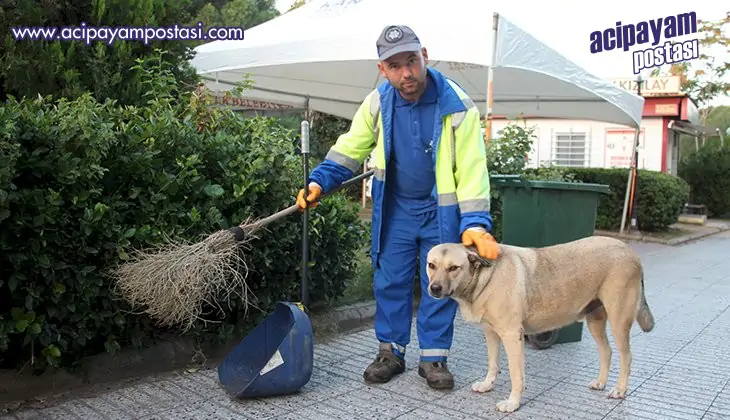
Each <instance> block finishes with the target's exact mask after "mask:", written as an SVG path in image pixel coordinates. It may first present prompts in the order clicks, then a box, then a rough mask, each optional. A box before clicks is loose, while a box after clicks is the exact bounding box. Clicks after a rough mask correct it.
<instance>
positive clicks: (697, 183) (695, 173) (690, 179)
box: [678, 146, 730, 216]
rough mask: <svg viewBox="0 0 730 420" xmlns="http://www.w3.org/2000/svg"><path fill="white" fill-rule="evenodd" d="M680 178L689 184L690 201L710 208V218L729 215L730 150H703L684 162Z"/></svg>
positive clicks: (708, 148)
mask: <svg viewBox="0 0 730 420" xmlns="http://www.w3.org/2000/svg"><path fill="white" fill-rule="evenodd" d="M678 172H679V176H680V177H682V179H684V180H685V181H687V183H688V184H689V185H690V191H691V194H690V196H691V202H692V203H694V204H704V205H705V206H707V210H708V213H709V216H723V215H725V214H728V213H730V149H729V148H717V146H715V147H707V146H705V147H703V148H702V149H700V150H699V151H698V152H696V153H692V154H691V155H690V156H688V157H687V158H686V159H683V160H682V162H681V164H680V165H679V171H678Z"/></svg>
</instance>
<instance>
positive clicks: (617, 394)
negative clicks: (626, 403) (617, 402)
mask: <svg viewBox="0 0 730 420" xmlns="http://www.w3.org/2000/svg"><path fill="white" fill-rule="evenodd" d="M607 398H613V399H624V398H626V390H625V389H619V388H613V389H612V390H611V392H609V393H608V396H607Z"/></svg>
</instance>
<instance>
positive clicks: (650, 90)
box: [613, 76, 682, 96]
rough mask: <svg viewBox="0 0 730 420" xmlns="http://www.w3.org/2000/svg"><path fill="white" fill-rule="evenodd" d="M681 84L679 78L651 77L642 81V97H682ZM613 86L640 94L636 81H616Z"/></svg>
mask: <svg viewBox="0 0 730 420" xmlns="http://www.w3.org/2000/svg"><path fill="white" fill-rule="evenodd" d="M680 82H681V79H680V77H679V76H664V77H650V78H648V79H646V80H642V81H641V95H642V96H651V95H681V94H682V90H681V86H680ZM613 84H614V85H615V86H618V87H620V88H622V89H625V90H628V91H629V92H633V93H637V92H638V83H637V81H636V80H635V79H614V80H613Z"/></svg>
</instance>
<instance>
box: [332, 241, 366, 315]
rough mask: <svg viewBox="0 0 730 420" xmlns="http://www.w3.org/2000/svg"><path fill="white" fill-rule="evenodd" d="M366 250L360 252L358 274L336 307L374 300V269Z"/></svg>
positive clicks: (338, 300)
mask: <svg viewBox="0 0 730 420" xmlns="http://www.w3.org/2000/svg"><path fill="white" fill-rule="evenodd" d="M365 251H366V250H365V249H363V250H362V251H360V252H358V253H357V255H358V257H357V266H358V269H357V274H355V277H354V278H352V279H351V280H350V282H349V284H348V286H347V289H345V293H344V295H343V296H342V297H341V298H339V299H337V302H336V305H338V306H339V305H349V304H352V303H357V302H362V301H366V300H371V299H373V268H372V264H370V257H369V256H368V254H367V252H365Z"/></svg>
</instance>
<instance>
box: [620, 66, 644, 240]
mask: <svg viewBox="0 0 730 420" xmlns="http://www.w3.org/2000/svg"><path fill="white" fill-rule="evenodd" d="M636 80H637V82H638V83H637V85H638V87H637V91H638V95H639V96H641V82H642V80H641V73H639V76H638V77H637V79H636ZM642 114H643V111H642ZM642 119H643V118H642ZM640 133H641V124H639V126H638V127H636V134H635V135H634V145H633V150H632V153H631V164H630V165H629V173H628V177H627V179H626V193H625V194H624V210H623V213H622V214H621V228H620V230H619V233H620V234H623V233H624V231H625V228H626V218H627V217H628V215H629V202H630V201H631V191H632V186H633V185H635V183H634V175H635V172H634V167H635V166H638V163H639V152H638V150H637V148H638V147H639V135H640ZM632 209H633V206H632Z"/></svg>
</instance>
